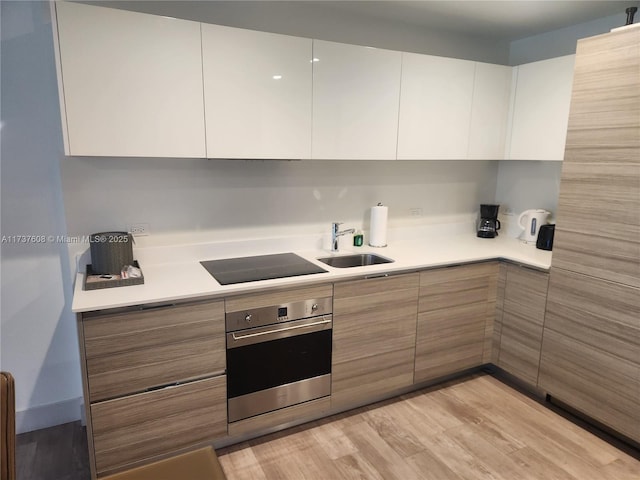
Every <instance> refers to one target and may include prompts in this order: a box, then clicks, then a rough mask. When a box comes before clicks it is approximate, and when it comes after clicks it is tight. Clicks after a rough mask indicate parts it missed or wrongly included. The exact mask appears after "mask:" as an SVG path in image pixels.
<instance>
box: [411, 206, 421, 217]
mask: <svg viewBox="0 0 640 480" xmlns="http://www.w3.org/2000/svg"><path fill="white" fill-rule="evenodd" d="M409 215H411V216H412V217H421V216H422V208H420V207H412V208H410V209H409Z"/></svg>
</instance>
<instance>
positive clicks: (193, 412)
mask: <svg viewBox="0 0 640 480" xmlns="http://www.w3.org/2000/svg"><path fill="white" fill-rule="evenodd" d="M91 423H92V427H93V445H94V450H95V463H96V471H97V474H98V475H99V476H100V475H104V474H107V473H109V472H110V471H113V470H116V469H121V468H123V467H125V466H127V465H128V464H131V463H135V462H139V461H141V460H145V459H151V458H153V457H155V456H158V455H164V454H169V453H172V452H176V451H179V450H180V449H181V448H185V447H189V446H192V445H196V444H198V443H202V442H206V441H210V440H211V439H213V438H216V437H222V436H224V435H226V433H227V386H226V376H225V375H220V376H217V377H213V378H208V379H205V380H199V381H196V382H190V383H186V384H184V385H179V386H175V387H167V388H164V389H162V390H155V391H151V392H145V393H140V394H137V395H130V396H126V397H122V398H117V399H115V400H107V401H104V402H98V403H95V404H93V405H91Z"/></svg>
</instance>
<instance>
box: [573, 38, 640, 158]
mask: <svg viewBox="0 0 640 480" xmlns="http://www.w3.org/2000/svg"><path fill="white" fill-rule="evenodd" d="M577 52H578V53H577V56H576V64H575V69H574V83H573V93H572V99H571V111H570V115H569V127H568V131H567V142H566V152H565V162H569V163H571V162H579V163H583V162H588V163H591V162H595V163H603V162H607V163H610V162H614V163H638V161H639V156H640V155H639V153H640V152H639V149H640V53H639V52H640V32H638V31H637V30H636V31H628V32H620V33H614V34H610V35H606V36H599V37H593V38H591V39H585V40H580V41H579V42H578V48H577Z"/></svg>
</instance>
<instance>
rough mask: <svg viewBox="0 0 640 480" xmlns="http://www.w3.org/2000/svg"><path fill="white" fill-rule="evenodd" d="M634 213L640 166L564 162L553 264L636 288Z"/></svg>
mask: <svg viewBox="0 0 640 480" xmlns="http://www.w3.org/2000/svg"><path fill="white" fill-rule="evenodd" d="M638 153H639V154H640V151H639V152H638ZM639 211H640V163H638V164H627V165H614V164H564V165H563V171H562V179H561V186H560V199H559V205H558V223H557V225H556V233H555V238H554V245H553V260H552V265H553V266H554V267H559V268H562V269H565V270H571V271H574V272H580V273H584V274H587V275H592V276H595V277H600V278H604V279H607V280H611V281H614V282H619V283H623V284H627V285H633V286H636V287H640V261H639V260H638V259H639V258H640V215H638V212H639Z"/></svg>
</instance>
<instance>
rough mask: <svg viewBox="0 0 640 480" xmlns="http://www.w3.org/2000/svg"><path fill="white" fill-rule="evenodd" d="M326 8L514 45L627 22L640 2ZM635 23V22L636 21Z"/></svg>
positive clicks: (475, 1)
mask: <svg viewBox="0 0 640 480" xmlns="http://www.w3.org/2000/svg"><path fill="white" fill-rule="evenodd" d="M330 3H333V4H336V5H335V7H334V8H339V9H342V10H349V11H353V12H361V13H363V14H365V13H366V14H368V15H370V16H375V17H382V18H386V19H392V20H395V21H401V22H404V23H407V24H412V25H419V26H422V27H425V28H430V29H437V30H446V31H451V32H459V33H464V34H466V35H470V36H479V37H483V38H494V39H496V40H501V41H513V40H518V39H521V38H525V37H530V36H533V35H537V34H540V33H545V32H549V31H552V30H558V29H560V28H564V27H567V26H570V25H576V24H579V23H585V22H588V21H591V20H595V19H598V18H602V17H607V16H610V15H616V14H620V15H622V17H623V20H626V14H625V10H626V8H627V7H629V6H637V5H638V3H640V2H636V1H612V0H605V1H597V0H591V1H574V0H564V1H553V0H543V1H541V0H536V1H530V0H516V1H504V0H503V1H483V0H465V1H462V0H461V1H458V0H449V1H433V0H432V1H378V2H376V1H342V2H330ZM637 20H639V21H640V15H638V18H637Z"/></svg>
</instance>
